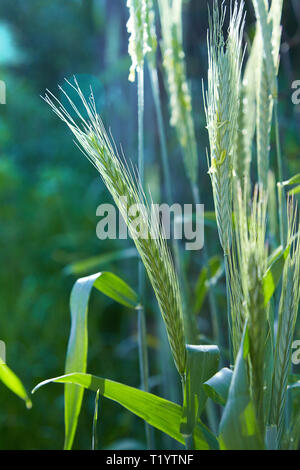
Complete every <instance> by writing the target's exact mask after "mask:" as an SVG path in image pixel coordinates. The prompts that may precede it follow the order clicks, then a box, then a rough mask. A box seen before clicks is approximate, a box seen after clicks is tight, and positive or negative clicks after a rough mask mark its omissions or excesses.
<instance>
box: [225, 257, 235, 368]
mask: <svg viewBox="0 0 300 470" xmlns="http://www.w3.org/2000/svg"><path fill="white" fill-rule="evenodd" d="M224 264H225V275H226V300H227V322H228V345H229V358H230V364H234V358H233V348H232V338H231V334H232V319H231V309H230V277H229V269H228V254H227V253H226V252H224Z"/></svg>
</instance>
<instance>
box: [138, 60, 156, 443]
mask: <svg viewBox="0 0 300 470" xmlns="http://www.w3.org/2000/svg"><path fill="white" fill-rule="evenodd" d="M137 77H138V170H139V176H140V181H141V186H142V187H143V186H144V180H145V171H144V69H143V68H140V69H139V70H138V73H137ZM138 289H139V297H140V304H141V306H140V307H139V309H138V348H139V363H140V376H141V385H142V388H143V390H145V391H146V392H148V391H149V361H148V350H147V332H146V319H145V311H144V307H143V305H144V302H145V270H144V266H143V263H142V260H141V259H140V260H139V264H138ZM145 431H146V440H147V448H148V449H153V439H152V438H153V433H152V429H151V428H150V426H149V424H147V423H145Z"/></svg>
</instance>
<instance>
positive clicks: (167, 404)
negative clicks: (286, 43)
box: [35, 0, 300, 450]
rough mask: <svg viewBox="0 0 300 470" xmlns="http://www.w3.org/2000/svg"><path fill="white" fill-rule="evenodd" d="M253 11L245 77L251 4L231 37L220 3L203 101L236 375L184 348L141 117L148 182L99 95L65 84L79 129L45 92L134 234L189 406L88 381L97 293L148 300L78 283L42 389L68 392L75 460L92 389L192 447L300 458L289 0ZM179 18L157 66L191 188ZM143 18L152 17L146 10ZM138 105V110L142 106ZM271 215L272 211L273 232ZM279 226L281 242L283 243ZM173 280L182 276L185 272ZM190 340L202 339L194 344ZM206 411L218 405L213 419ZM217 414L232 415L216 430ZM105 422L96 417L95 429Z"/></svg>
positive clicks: (121, 286) (143, 28)
mask: <svg viewBox="0 0 300 470" xmlns="http://www.w3.org/2000/svg"><path fill="white" fill-rule="evenodd" d="M253 4H254V7H255V11H256V15H257V24H256V34H255V38H254V41H253V43H252V46H251V47H250V51H249V57H248V62H247V64H246V67H245V72H244V73H242V66H243V58H244V52H243V45H242V37H243V29H244V3H243V2H235V3H234V5H233V7H232V8H231V9H230V15H229V27H228V30H227V32H225V31H224V24H225V19H226V10H225V8H224V5H223V4H222V6H221V7H219V6H218V2H217V1H214V6H213V11H212V15H211V16H210V22H209V33H208V59H209V68H208V85H207V91H206V93H205V115H206V120H207V130H208V135H209V144H210V155H209V158H208V166H209V174H210V178H211V183H212V189H213V198H214V205H215V220H216V223H217V230H218V235H219V239H220V244H221V247H222V249H223V252H224V264H225V272H226V294H227V295H226V300H227V318H228V332H229V338H230V340H229V344H228V349H229V355H230V360H231V363H230V364H229V365H230V366H231V368H229V367H223V368H221V369H220V370H219V367H220V358H221V357H222V361H224V358H225V357H226V350H224V349H221V350H220V349H219V346H214V345H213V344H212V341H211V342H210V344H201V345H199V344H186V343H187V342H188V341H187V339H186V337H187V334H186V331H185V329H184V326H186V323H187V324H188V325H189V327H190V325H193V321H194V319H193V318H191V315H190V313H189V312H188V311H185V315H186V317H187V318H186V321H185V323H184V322H183V306H182V300H181V298H182V295H181V292H180V290H181V289H182V286H181V283H180V282H179V280H178V278H177V274H176V270H175V268H174V265H173V261H172V257H171V253H170V251H169V249H168V247H167V244H166V240H165V238H164V236H163V232H162V229H161V226H160V222H159V220H158V219H155V221H154V225H153V220H150V209H149V203H148V202H147V198H146V196H145V193H144V179H143V163H141V162H142V158H141V155H142V146H143V138H142V128H143V126H142V115H141V111H142V110H141V109H140V110H139V148H140V152H139V155H140V158H139V162H140V163H141V164H140V165H139V172H138V171H137V172H136V171H133V172H131V171H129V169H128V166H127V164H126V163H125V162H124V161H123V160H122V159H121V158H120V157H119V156H118V154H117V151H116V149H115V146H114V145H113V144H112V143H111V139H110V138H109V137H108V135H107V133H106V131H105V129H104V126H103V124H102V121H101V119H100V118H99V116H98V114H97V111H96V105H95V99H94V97H93V94H92V93H91V96H90V98H89V100H87V99H86V98H85V96H84V95H83V93H82V91H81V89H80V87H79V85H78V83H77V81H76V79H75V80H74V85H73V84H71V83H69V85H70V86H71V89H70V90H75V91H76V93H77V95H78V96H79V98H80V101H81V103H82V104H83V107H84V112H85V115H86V117H83V115H82V112H80V111H79V110H78V108H77V107H76V105H75V104H74V102H73V101H72V99H71V98H70V97H69V96H68V94H67V92H66V91H64V90H62V91H63V93H64V94H65V97H66V98H67V100H68V103H69V105H70V106H71V108H72V110H73V111H74V112H75V114H76V118H75V117H74V118H73V117H72V116H71V115H70V113H69V112H68V111H67V109H66V108H65V107H64V106H63V105H62V104H61V103H60V102H59V101H58V100H57V99H56V98H55V97H54V95H52V94H51V93H50V92H49V93H47V95H46V97H45V101H46V102H47V103H48V104H49V105H50V106H51V108H52V109H53V111H54V112H55V113H56V114H57V115H58V117H60V118H61V119H62V120H63V121H64V122H65V123H66V124H67V126H68V127H69V129H70V130H71V132H72V133H73V135H74V136H75V139H76V141H77V143H78V144H79V147H80V148H81V150H82V151H83V153H84V154H85V155H86V157H87V158H88V159H89V160H90V161H91V163H92V164H93V165H94V166H95V168H96V169H97V170H98V172H99V173H100V175H101V178H102V180H103V181H104V183H105V185H106V187H107V189H108V190H109V192H110V194H111V195H112V197H113V199H114V202H115V204H116V206H117V207H118V209H119V211H120V213H121V214H122V216H123V218H124V220H125V221H126V224H127V226H128V228H129V231H130V233H131V236H132V238H133V241H134V243H135V245H136V248H137V250H138V252H139V255H140V258H141V260H142V263H143V265H144V267H145V269H146V271H147V273H148V277H149V280H150V282H151V285H152V287H153V290H154V293H155V296H156V299H157V302H158V305H159V307H160V311H161V314H162V318H163V320H164V323H165V326H166V330H167V334H168V340H169V344H170V348H171V351H172V355H173V359H174V363H175V366H176V368H177V371H178V373H179V376H180V379H181V383H182V391H183V397H182V405H178V404H175V403H173V402H171V401H169V400H165V399H163V398H161V397H159V396H157V395H155V394H152V393H149V392H148V391H145V390H139V389H136V388H133V387H129V386H127V385H124V384H121V383H118V382H113V381H111V380H109V379H104V378H101V377H96V376H94V375H91V374H87V373H86V371H87V305H88V299H89V296H90V292H91V289H92V287H93V286H94V287H95V288H96V289H98V290H99V291H101V292H102V293H104V294H105V295H107V296H109V297H111V298H112V299H114V300H115V301H117V302H119V303H121V304H123V305H126V306H127V307H128V308H131V309H138V310H141V305H140V302H141V300H143V297H141V296H140V297H138V296H137V295H136V294H135V292H134V291H133V290H132V289H131V288H130V287H129V286H128V285H127V284H126V283H125V282H124V281H122V280H121V279H120V278H118V277H116V276H114V275H113V274H112V273H97V274H95V275H92V276H88V277H86V278H82V279H80V280H79V281H77V283H76V284H75V286H74V288H73V291H72V295H71V314H72V326H71V334H70V339H69V346H68V351H67V361H66V370H65V375H63V376H59V377H56V378H53V379H49V380H46V381H44V382H42V383H40V384H39V385H38V386H37V387H36V388H35V390H36V389H38V388H40V387H41V386H42V385H45V384H48V383H49V382H56V383H64V384H65V385H66V387H65V424H66V443H65V447H66V448H71V447H72V443H73V439H74V435H75V431H76V427H77V421H78V415H79V412H80V409H81V404H82V396H83V390H84V389H90V390H92V391H94V392H96V393H97V397H98V396H99V394H100V395H103V396H105V397H107V398H109V399H111V400H114V401H116V402H118V403H120V404H121V405H122V406H123V407H125V408H127V409H129V410H130V411H131V412H133V413H134V414H136V415H137V416H139V417H141V418H142V419H143V420H144V421H145V422H146V423H148V424H149V425H152V426H154V427H156V428H157V429H159V430H161V431H163V432H164V433H166V434H168V435H169V436H171V437H172V438H174V439H175V440H177V441H178V442H179V443H181V444H185V446H186V447H187V448H196V449H219V448H220V449H226V450H231V449H279V448H294V447H297V445H298V443H299V438H300V433H299V419H298V417H299V411H300V410H299V403H298V402H297V400H293V399H292V400H287V396H288V394H289V395H290V396H292V398H293V396H294V394H296V393H297V392H299V378H297V377H296V378H295V377H293V376H291V375H290V371H291V366H292V364H291V345H292V340H293V336H294V331H295V324H296V319H297V314H298V308H299V297H300V274H299V273H300V235H299V234H300V225H299V221H298V209H297V205H296V204H295V203H294V201H293V200H292V199H288V201H287V211H285V210H284V208H285V205H286V201H285V198H284V188H285V187H286V186H290V185H294V184H298V183H299V175H296V176H295V177H293V178H291V179H290V180H287V181H283V178H282V168H281V151H280V141H279V132H278V126H279V124H278V114H277V112H278V109H277V94H278V92H277V71H278V65H279V60H278V52H279V44H280V28H279V25H280V19H281V11H282V1H279V0H273V1H272V3H271V6H270V8H269V5H268V2H265V1H263V2H258V1H255V0H253ZM129 5H130V8H131V9H132V10H131V13H132V15H133V16H132V17H131V18H132V19H131V21H133V18H134V15H136V17H135V20H136V21H137V22H138V28H137V29H134V28H132V29H130V31H131V32H132V34H136V35H137V32H139V33H141V32H142V33H143V35H144V36H143V38H142V39H140V41H138V42H137V43H135V42H134V41H136V39H137V38H136V36H133V37H131V42H130V52H131V55H132V58H133V61H132V67H133V68H132V69H131V78H132V74H133V71H134V70H135V68H136V67H137V68H138V72H139V73H141V68H142V67H143V61H144V55H145V54H146V53H148V52H149V49H151V50H152V52H151V53H152V54H153V55H151V58H150V68H151V67H152V70H153V69H155V65H154V61H155V59H156V58H155V54H154V53H155V50H156V39H154V38H155V35H154V34H153V35H152V32H153V28H154V22H153V14H154V13H153V11H152V4H151V2H146V1H145V2H137V3H135V2H129ZM181 6H182V5H181V1H179V0H178V1H176V0H173V1H169V0H168V1H165V2H163V1H160V2H159V8H160V15H161V19H162V36H163V43H162V53H163V60H164V64H165V68H166V73H167V77H168V87H169V94H170V104H171V106H170V107H171V124H172V125H174V126H175V127H176V131H177V134H178V138H179V141H180V145H181V147H182V148H183V153H184V162H185V167H186V171H187V175H188V177H189V179H190V181H191V183H192V186H193V188H195V185H196V182H197V178H196V176H197V175H196V173H197V172H196V169H197V164H198V163H197V151H196V140H195V134H194V130H193V129H194V124H193V119H192V113H191V96H190V92H189V89H188V86H187V84H186V71H185V62H184V53H183V45H182V37H181V34H182V32H181ZM147 7H149V8H150V9H149V10H147ZM147 11H148V15H147ZM149 12H150V13H151V14H150V13H149ZM132 24H133V23H131V25H132ZM149 31H150V32H151V33H149ZM134 32H135V33H134ZM150 36H151V38H152V46H149V48H148V47H147V46H145V44H146V42H147V40H149V38H150ZM145 41H146V42H145ZM256 54H259V61H258V71H257V73H255V74H254V73H253V63H254V60H255V57H256ZM154 77H156V72H155V75H154ZM242 77H243V79H242ZM152 80H153V76H152ZM155 80H156V78H154V84H155ZM253 82H254V83H253ZM153 90H154V99H155V100H156V105H157V116H161V114H160V108H159V106H158V105H159V93H158V89H157V85H154V87H153ZM256 90H257V93H256ZM245 100H246V101H245ZM140 105H141V107H143V101H140ZM139 108H140V106H139ZM273 108H274V124H275V139H276V153H277V166H278V168H277V172H278V177H277V180H278V188H279V194H278V206H279V220H277V217H276V214H274V212H275V211H276V206H277V202H276V192H275V176H274V173H269V167H270V160H269V153H270V151H269V143H270V139H271V128H272V115H273ZM181 119H182V120H181ZM159 121H160V118H159ZM255 130H256V155H257V168H258V183H255V184H254V185H253V186H252V181H251V177H250V167H251V163H252V162H253V155H254V152H253V148H252V147H253V146H254V140H255V139H254V137H255ZM161 145H162V150H163V152H165V150H166V149H165V147H166V145H165V138H164V133H162V135H161ZM163 158H164V165H165V176H167V177H168V174H169V168H168V161H167V155H166V153H165V154H164V157H163ZM196 192H197V188H196ZM194 194H195V191H194ZM169 196H170V195H169ZM124 198H126V202H124V200H125V199H124ZM196 200H197V198H196ZM268 204H269V205H268ZM132 205H136V206H138V207H139V211H138V215H139V216H138V222H137V218H136V217H135V216H132V215H131V214H130V213H129V212H128V210H127V209H128V207H129V206H132ZM270 208H271V209H270ZM269 210H272V217H270V221H269V222H270V223H269V222H268V211H269ZM206 217H208V215H206ZM278 226H279V229H280V230H279V231H280V243H279V241H278V240H277V236H278V234H277V232H278V230H277V227H278ZM141 234H142V236H141ZM269 236H270V237H271V244H269ZM270 246H271V248H272V250H270ZM175 255H176V247H175ZM177 267H180V268H181V269H184V266H183V265H182V264H179V265H178V266H177ZM204 269H205V270H203V271H202V274H203V276H202V277H201V278H200V281H199V285H198V286H197V288H198V297H197V303H198V304H199V305H202V304H203V297H204V296H205V295H206V293H208V292H210V294H212V292H214V291H212V290H211V289H210V287H211V286H210V285H208V283H207V282H206V281H210V282H212V279H211V278H210V276H209V275H208V273H210V272H212V273H215V276H216V272H217V271H218V267H217V268H216V267H215V266H214V265H213V266H212V263H209V264H208V265H207V266H205V267H204ZM185 274H186V273H184V275H185ZM181 277H182V273H180V278H181ZM207 277H209V278H210V279H207ZM200 291H201V292H200ZM214 300H216V299H214ZM144 307H145V306H144V305H143V306H142V308H143V309H144ZM277 312H278V318H277ZM211 314H212V315H213V311H211ZM277 319H278V327H277V328H276V324H277ZM194 337H195V338H198V335H197V334H196V335H195V336H194ZM144 338H145V336H144ZM215 339H216V338H213V340H215ZM218 339H219V338H218ZM208 342H209V341H207V343H208ZM144 346H145V345H144ZM208 398H209V399H210V400H212V401H213V402H214V405H213V406H212V405H211V403H212V402H211V401H208ZM291 402H293V406H291ZM297 403H298V405H297ZM220 406H222V407H224V409H223V410H222V411H221V419H220V420H219V422H217V420H218V413H219V412H220ZM96 407H97V399H96ZM96 417H97V411H95V420H96ZM205 422H207V423H208V424H209V426H207V425H206V424H204V423H205ZM210 428H211V429H210ZM295 440H296V441H297V442H296V443H295Z"/></svg>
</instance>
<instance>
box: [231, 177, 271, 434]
mask: <svg viewBox="0 0 300 470" xmlns="http://www.w3.org/2000/svg"><path fill="white" fill-rule="evenodd" d="M247 196H248V195H247V188H244V190H243V191H242V189H241V187H240V186H239V188H238V194H237V199H236V202H235V211H234V215H235V226H236V230H235V237H236V246H237V257H238V271H239V275H240V280H241V288H242V295H243V304H242V306H243V315H244V319H243V320H244V321H245V320H247V321H248V331H249V342H250V378H251V392H252V397H253V401H254V405H255V408H256V413H257V418H258V422H259V423H260V424H261V428H263V425H264V413H263V398H264V385H265V383H264V381H265V378H264V365H265V346H266V338H267V334H268V307H267V306H265V299H264V284H263V282H264V280H263V278H264V274H265V272H266V270H267V261H268V250H267V245H266V242H265V239H266V221H267V217H266V211H267V197H266V194H265V193H264V192H263V191H262V189H259V187H258V186H256V187H255V189H254V195H253V199H252V207H251V211H250V214H249V210H248V207H247V200H248V197H247ZM248 214H249V216H248Z"/></svg>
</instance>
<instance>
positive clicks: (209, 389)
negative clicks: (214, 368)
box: [203, 367, 233, 406]
mask: <svg viewBox="0 0 300 470" xmlns="http://www.w3.org/2000/svg"><path fill="white" fill-rule="evenodd" d="M232 375H233V372H232V370H230V369H228V367H224V368H223V369H221V370H220V371H219V372H217V373H216V374H215V375H214V376H213V377H211V378H210V379H209V380H207V381H206V382H205V383H204V384H203V388H204V390H205V392H206V394H207V396H208V397H209V398H211V399H212V400H214V401H215V402H216V403H218V404H219V405H222V406H225V405H226V401H227V398H228V393H229V387H230V384H231V379H232Z"/></svg>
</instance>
